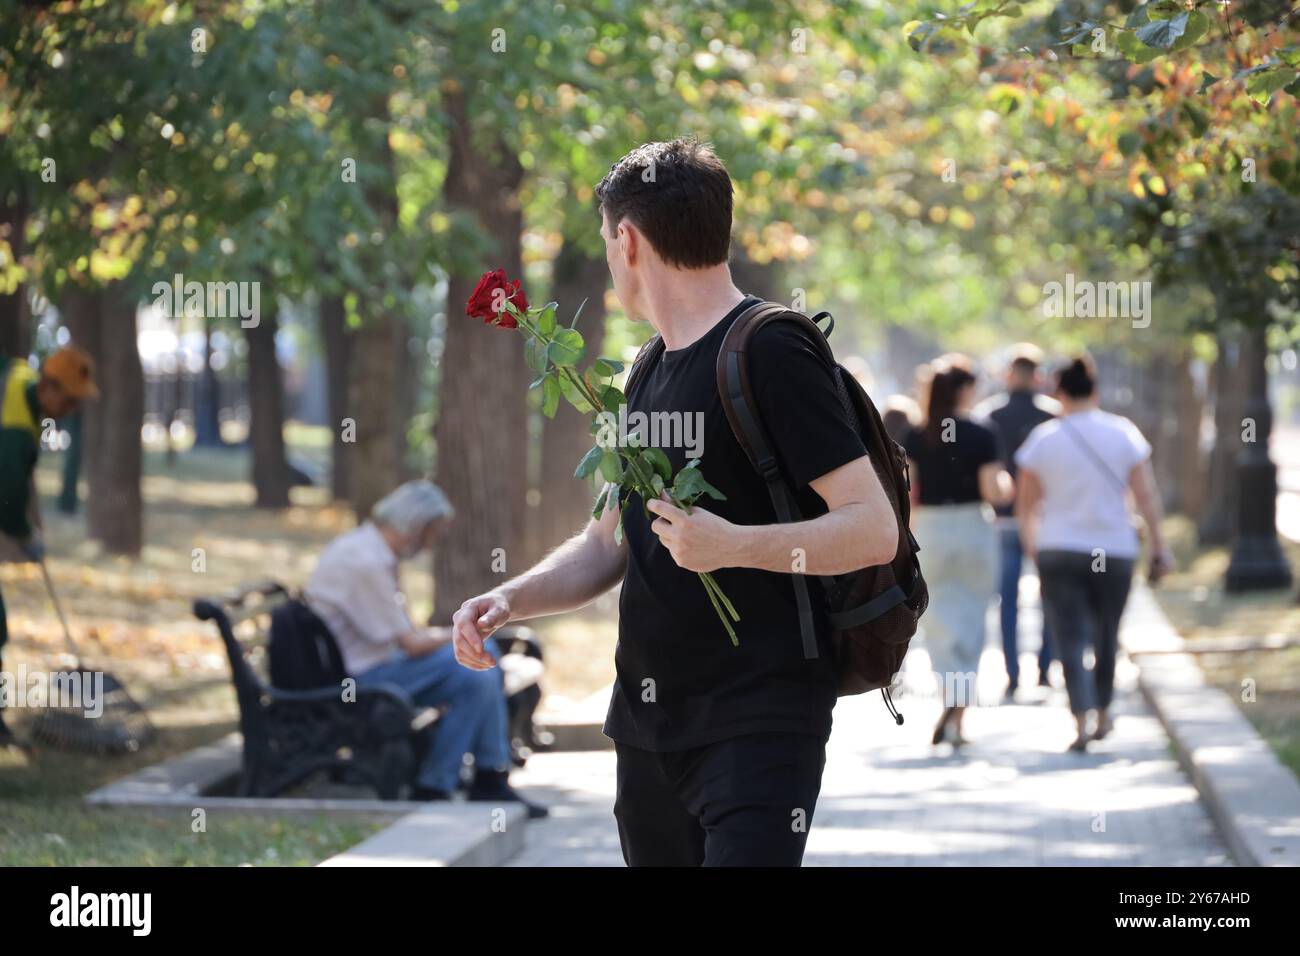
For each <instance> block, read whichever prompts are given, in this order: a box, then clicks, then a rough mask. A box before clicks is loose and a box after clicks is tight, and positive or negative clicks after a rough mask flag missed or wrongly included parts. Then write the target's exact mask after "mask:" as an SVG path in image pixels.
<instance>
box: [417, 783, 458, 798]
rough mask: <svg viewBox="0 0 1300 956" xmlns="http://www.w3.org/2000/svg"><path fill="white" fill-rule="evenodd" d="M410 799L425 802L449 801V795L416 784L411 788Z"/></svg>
mask: <svg viewBox="0 0 1300 956" xmlns="http://www.w3.org/2000/svg"><path fill="white" fill-rule="evenodd" d="M411 799H412V800H420V801H426V802H432V801H435V800H450V799H451V794H450V793H448V792H447V791H446V790H437V789H435V788H433V787H421V786H420V785H419V784H416V785H415V786H414V787H412V788H411Z"/></svg>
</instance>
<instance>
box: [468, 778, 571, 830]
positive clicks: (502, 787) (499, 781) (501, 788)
mask: <svg viewBox="0 0 1300 956" xmlns="http://www.w3.org/2000/svg"><path fill="white" fill-rule="evenodd" d="M468 799H470V800H473V801H474V802H476V803H522V804H523V805H524V808H525V809H526V810H527V811H528V819H530V820H543V819H545V818H546V817H548V816H550V815H551V811H550V810H548V809H547V808H546V807H544V806H542V805H541V804H539V803H533V802H532V801H531V800H526V799H524V796H523V795H522V794H521V793H519V791H517V790H515V789H514V788H513V787H512V786H510V782H509V779H508V777H507V774H506V771H504V770H480V771H478V772H477V773H476V774H475V775H474V782H473V783H472V784H471V785H470V788H469V796H468Z"/></svg>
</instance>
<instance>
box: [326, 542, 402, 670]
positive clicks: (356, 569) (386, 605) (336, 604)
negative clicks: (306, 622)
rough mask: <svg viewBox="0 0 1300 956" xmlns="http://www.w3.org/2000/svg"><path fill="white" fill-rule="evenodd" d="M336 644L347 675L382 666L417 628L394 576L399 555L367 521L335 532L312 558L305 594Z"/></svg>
mask: <svg viewBox="0 0 1300 956" xmlns="http://www.w3.org/2000/svg"><path fill="white" fill-rule="evenodd" d="M303 594H304V596H305V597H306V599H307V604H308V605H309V606H310V607H311V609H312V610H313V611H315V612H316V614H318V615H319V616H320V619H321V620H322V621H324V622H325V625H326V626H327V627H328V628H329V629H330V631H331V632H332V633H333V635H334V639H335V640H336V641H337V642H338V645H339V651H340V653H342V655H343V666H344V667H345V668H346V669H347V672H348V673H349V674H351V675H354V676H355V675H357V674H362V673H364V672H365V671H368V670H370V668H372V667H374V666H376V665H377V664H382V663H383V662H384V661H386V660H387V659H388V658H390V657H392V656H393V653H394V652H395V651H397V650H399V649H400V647H399V645H398V639H399V638H400V637H401V636H402V635H403V634H409V633H411V632H412V631H413V630H415V628H414V627H413V626H412V624H411V619H410V617H408V616H407V613H406V597H405V595H403V594H402V588H401V582H400V580H399V579H398V575H397V555H395V554H393V549H392V548H390V547H389V546H388V542H387V541H385V540H384V537H383V535H381V534H380V533H379V529H378V528H376V527H375V526H374V524H372V523H371V522H369V521H367V522H365V523H364V524H361V525H359V526H357V527H356V528H353V529H352V530H351V531H348V532H346V533H344V534H341V535H339V536H338V537H337V538H335V539H334V540H333V541H331V542H330V543H329V546H328V547H326V548H325V550H324V551H323V552H322V553H321V556H320V559H319V560H318V561H317V562H316V569H315V570H314V571H313V572H312V576H311V580H310V581H308V582H307V587H306V588H305V590H304V592H303Z"/></svg>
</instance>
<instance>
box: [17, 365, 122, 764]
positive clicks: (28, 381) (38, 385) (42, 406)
mask: <svg viewBox="0 0 1300 956" xmlns="http://www.w3.org/2000/svg"><path fill="white" fill-rule="evenodd" d="M98 397H99V389H98V388H97V387H96V385H95V363H94V360H92V359H91V357H90V356H89V355H88V354H87V353H86V352H84V351H82V350H81V349H79V348H77V347H75V346H71V345H69V346H65V347H64V348H61V349H59V350H58V351H56V352H54V353H52V354H51V355H50V356H49V357H48V358H47V359H46V360H45V362H44V363H43V364H42V365H41V370H40V372H39V373H38V372H37V371H36V370H35V369H33V368H32V367H31V366H30V365H29V364H27V362H26V361H25V360H24V359H21V358H11V359H8V360H7V361H6V362H5V365H4V367H3V370H2V371H0V532H3V533H4V534H6V535H8V536H9V537H11V538H13V539H14V540H15V541H17V542H18V546H19V549H20V550H21V551H22V554H23V556H24V557H25V558H26V559H27V560H29V561H41V560H43V559H44V557H45V543H44V541H43V540H42V538H41V534H40V531H39V528H38V527H37V525H36V524H34V523H33V521H32V515H33V513H34V512H35V508H36V500H35V496H34V495H33V493H32V489H33V488H34V480H33V476H34V475H35V472H36V462H37V459H38V458H39V457H40V451H41V432H42V429H43V427H44V423H45V422H46V421H47V420H54V421H58V420H59V419H61V418H64V417H65V416H67V415H71V414H72V413H73V412H75V411H76V410H77V408H78V407H79V406H80V405H81V403H82V402H84V401H85V400H87V399H93V398H98ZM8 640H9V624H8V620H7V618H6V616H5V607H4V596H3V595H0V654H2V653H3V651H4V646H5V643H6V642H7V641H8ZM3 669H4V664H3V661H0V670H3ZM13 743H15V740H14V737H13V734H12V732H11V731H10V730H9V728H8V727H7V726H6V725H5V722H4V711H3V709H0V747H2V746H8V745H10V744H13Z"/></svg>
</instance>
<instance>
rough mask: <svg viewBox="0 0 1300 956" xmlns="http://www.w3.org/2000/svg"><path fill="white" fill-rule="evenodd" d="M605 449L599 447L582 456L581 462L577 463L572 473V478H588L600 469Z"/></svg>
mask: <svg viewBox="0 0 1300 956" xmlns="http://www.w3.org/2000/svg"><path fill="white" fill-rule="evenodd" d="M604 454H605V449H603V448H601V447H600V446H599V445H597V446H595V447H594V448H592V449H590V450H589V451H588V452H587V454H585V455H583V456H582V461H580V462H578V467H577V468H576V469H575V470H574V472H573V477H574V478H588V477H590V476H591V475H592V474H594V473H595V471H596V469H597V468H599V467H600V459H601V458H602V457H603V456H604Z"/></svg>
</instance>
